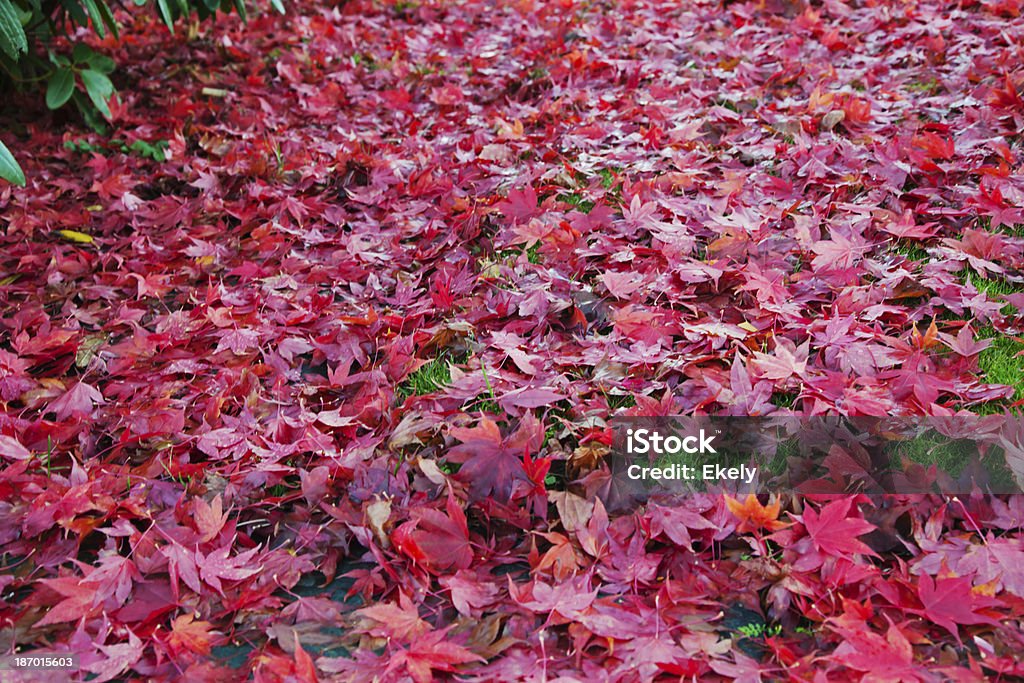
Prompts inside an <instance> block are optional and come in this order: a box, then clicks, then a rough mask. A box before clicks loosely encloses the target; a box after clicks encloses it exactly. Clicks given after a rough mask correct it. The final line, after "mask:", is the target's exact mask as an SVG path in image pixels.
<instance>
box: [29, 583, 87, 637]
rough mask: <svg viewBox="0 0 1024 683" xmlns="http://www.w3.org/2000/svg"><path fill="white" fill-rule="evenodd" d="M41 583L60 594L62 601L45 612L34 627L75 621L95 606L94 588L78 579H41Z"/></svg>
mask: <svg viewBox="0 0 1024 683" xmlns="http://www.w3.org/2000/svg"><path fill="white" fill-rule="evenodd" d="M41 582H42V583H43V584H45V585H46V586H48V587H49V588H52V589H53V590H55V591H57V592H58V593H60V594H61V595H62V596H63V598H64V599H63V600H61V601H60V602H58V603H57V604H56V605H54V606H53V607H52V608H51V609H50V610H49V611H47V612H46V614H45V615H43V618H42V619H40V620H39V621H38V622H37V623H36V626H46V625H47V624H60V623H62V622H65V621H77V620H79V619H81V618H82V617H84V616H85V615H87V614H89V613H90V612H92V610H93V608H94V607H95V606H96V600H95V598H96V586H94V585H92V584H89V583H86V582H85V581H83V580H82V579H81V578H79V577H76V576H62V577H58V578H53V579H42V580H41Z"/></svg>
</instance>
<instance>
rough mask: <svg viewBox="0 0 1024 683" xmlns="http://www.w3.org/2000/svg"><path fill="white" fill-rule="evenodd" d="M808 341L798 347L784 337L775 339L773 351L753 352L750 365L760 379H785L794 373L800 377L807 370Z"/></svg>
mask: <svg viewBox="0 0 1024 683" xmlns="http://www.w3.org/2000/svg"><path fill="white" fill-rule="evenodd" d="M809 353H810V342H809V341H808V342H804V343H803V344H801V345H800V346H799V347H798V346H797V345H796V344H794V343H793V342H792V341H790V340H789V339H786V338H785V337H777V338H776V340H775V353H774V354H768V353H755V354H754V358H753V360H752V361H751V365H752V366H753V368H754V370H755V371H756V373H757V375H758V376H759V377H761V378H762V379H770V380H777V381H778V380H787V379H789V378H790V377H793V376H794V375H796V376H797V377H802V376H803V374H804V373H805V372H806V371H807V357H808V355H809Z"/></svg>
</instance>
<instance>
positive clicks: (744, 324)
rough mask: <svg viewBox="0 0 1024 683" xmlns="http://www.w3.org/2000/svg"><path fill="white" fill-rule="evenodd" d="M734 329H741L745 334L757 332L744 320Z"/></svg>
mask: <svg viewBox="0 0 1024 683" xmlns="http://www.w3.org/2000/svg"><path fill="white" fill-rule="evenodd" d="M736 327H739V328H742V329H744V330H746V331H747V332H757V328H756V327H754V326H753V325H751V324H750V323H748V322H747V321H746V320H744V321H743V322H741V323H740V324H739V325H737V326H736Z"/></svg>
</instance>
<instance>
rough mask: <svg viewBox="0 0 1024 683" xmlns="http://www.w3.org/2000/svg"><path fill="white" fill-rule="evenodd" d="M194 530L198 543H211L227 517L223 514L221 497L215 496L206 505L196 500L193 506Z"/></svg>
mask: <svg viewBox="0 0 1024 683" xmlns="http://www.w3.org/2000/svg"><path fill="white" fill-rule="evenodd" d="M193 513H194V515H195V524H196V530H197V531H198V532H199V534H200V536H199V542H200V543H206V542H207V541H212V540H213V539H214V538H216V537H217V534H219V533H220V530H221V529H223V528H224V523H225V522H227V520H228V516H227V513H225V512H224V504H223V502H222V501H221V497H220V496H217V497H215V498H214V499H213V502H212V503H207V502H206V501H205V500H203V499H202V498H196V499H195V503H194V504H193Z"/></svg>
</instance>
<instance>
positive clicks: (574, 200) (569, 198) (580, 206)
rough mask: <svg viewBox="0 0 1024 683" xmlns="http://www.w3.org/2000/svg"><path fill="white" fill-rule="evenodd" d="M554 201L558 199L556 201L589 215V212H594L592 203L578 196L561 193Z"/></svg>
mask: <svg viewBox="0 0 1024 683" xmlns="http://www.w3.org/2000/svg"><path fill="white" fill-rule="evenodd" d="M556 199H558V201H560V202H564V203H566V204H569V205H570V206H573V207H575V208H576V209H577V210H579V211H581V212H583V213H590V212H591V211H593V210H594V206H595V205H594V202H592V201H590V200H589V199H586V198H584V197H583V196H582V195H578V194H572V193H563V194H560V195H558V197H556Z"/></svg>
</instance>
